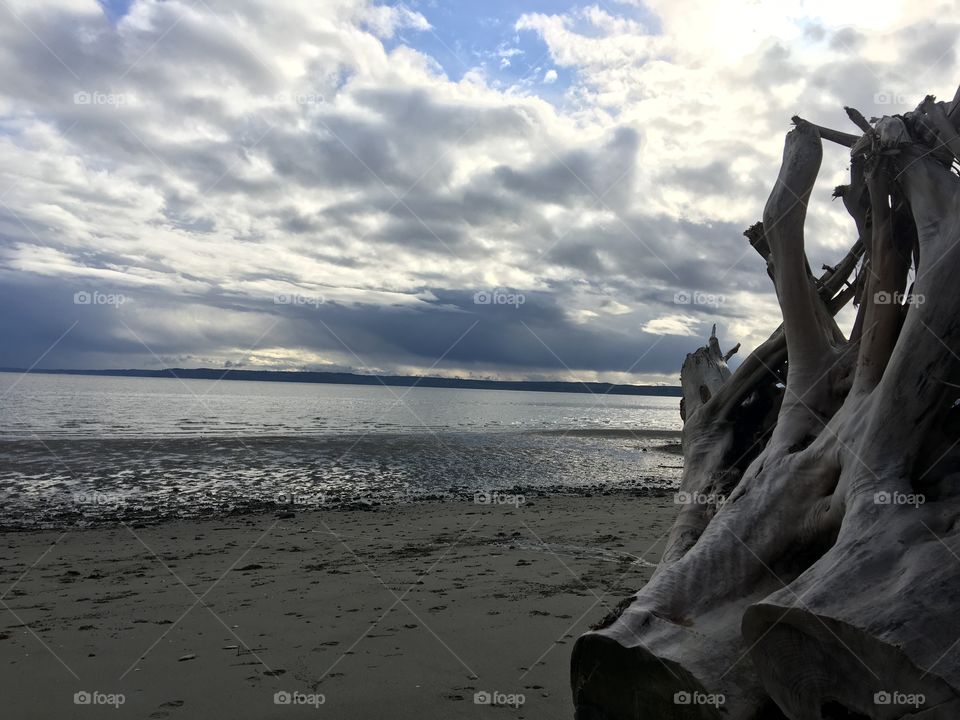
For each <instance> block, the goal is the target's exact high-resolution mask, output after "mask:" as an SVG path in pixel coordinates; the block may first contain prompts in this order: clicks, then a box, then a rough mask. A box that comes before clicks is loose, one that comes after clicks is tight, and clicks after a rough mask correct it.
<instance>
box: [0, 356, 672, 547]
mask: <svg viewBox="0 0 960 720" xmlns="http://www.w3.org/2000/svg"><path fill="white" fill-rule="evenodd" d="M0 398H2V399H0V493H2V495H3V496H4V498H5V501H4V503H2V504H0V526H3V527H8V528H9V527H36V526H38V525H47V526H49V525H74V524H87V523H92V522H104V521H114V522H115V521H118V520H138V519H143V520H152V519H164V518H169V517H190V516H204V515H217V514H224V513H232V512H250V511H256V510H258V509H267V510H272V509H280V510H283V511H295V510H296V509H298V508H303V507H307V506H309V507H315V506H326V507H338V506H340V507H342V506H366V505H373V504H376V503H381V502H396V501H404V500H416V499H422V498H444V497H463V496H471V495H477V497H479V498H480V500H481V501H482V500H483V499H484V498H490V499H491V501H492V502H501V501H504V499H505V498H507V499H509V497H510V496H517V495H521V494H524V493H526V494H531V493H537V492H570V493H585V492H605V491H610V490H616V489H623V488H664V487H672V486H674V485H675V484H676V482H677V481H678V479H679V473H680V463H681V458H680V456H679V455H678V454H677V450H678V443H679V430H680V417H679V413H678V410H677V406H678V399H677V398H661V397H643V396H624V395H602V396H600V395H591V394H589V393H587V394H570V393H537V392H517V391H495V390H455V389H442V388H418V387H415V388H397V387H391V388H387V387H379V386H361V385H320V384H305V383H278V382H238V381H222V382H216V381H212V380H182V381H181V380H177V379H174V378H169V379H168V378H162V379H154V378H112V377H91V376H73V375H27V376H22V375H19V374H13V373H0Z"/></svg>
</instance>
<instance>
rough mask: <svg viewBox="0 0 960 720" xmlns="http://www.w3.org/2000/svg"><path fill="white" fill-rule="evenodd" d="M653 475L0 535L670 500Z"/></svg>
mask: <svg viewBox="0 0 960 720" xmlns="http://www.w3.org/2000/svg"><path fill="white" fill-rule="evenodd" d="M655 482H657V479H656V478H640V479H638V480H637V481H635V483H634V484H625V485H621V486H617V487H610V486H609V485H607V484H604V483H595V484H592V485H588V486H582V487H579V488H572V487H568V486H546V487H545V486H536V487H520V486H514V487H502V488H491V489H484V490H480V491H477V490H474V489H472V488H468V487H460V488H451V489H450V490H447V491H439V492H421V491H416V492H411V493H410V494H409V495H407V496H406V497H398V498H390V499H370V498H367V497H364V496H353V497H343V498H321V497H320V496H312V497H310V496H307V495H302V496H292V498H291V499H292V501H293V502H290V503H284V502H281V501H278V500H261V501H251V502H246V503H243V504H241V505H239V506H238V507H236V508H234V509H230V510H225V511H223V512H218V513H217V512H214V513H210V514H196V515H185V516H175V515H170V514H159V515H155V516H150V515H148V514H137V513H133V514H131V515H124V514H120V513H118V514H114V515H104V516H101V517H97V518H95V519H81V518H78V519H76V520H75V521H74V522H66V521H64V522H59V523H48V524H26V523H24V524H7V523H5V522H0V536H2V535H4V534H12V533H43V532H86V531H92V530H101V529H104V530H109V529H114V528H118V527H123V526H124V525H130V526H131V527H133V528H144V527H160V526H164V525H171V524H175V523H182V522H218V521H222V522H227V521H230V520H233V519H248V520H251V519H256V518H266V519H280V520H293V519H295V518H297V517H298V516H304V517H308V516H310V515H311V514H312V513H321V512H332V513H346V512H362V513H371V512H377V511H381V510H386V509H390V508H403V507H409V506H418V505H430V504H438V505H470V506H475V507H476V508H478V509H482V508H484V507H497V506H508V507H513V508H514V509H522V508H523V507H524V506H525V505H528V504H529V505H531V506H532V504H533V502H535V501H540V500H556V499H577V498H625V499H643V498H673V497H674V496H675V495H676V492H677V491H678V489H679V486H674V485H672V484H667V485H664V484H659V485H658V484H653V483H655Z"/></svg>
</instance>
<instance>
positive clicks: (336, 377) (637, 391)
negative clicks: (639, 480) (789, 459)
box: [0, 368, 683, 397]
mask: <svg viewBox="0 0 960 720" xmlns="http://www.w3.org/2000/svg"><path fill="white" fill-rule="evenodd" d="M0 372H5V373H19V374H24V373H29V374H31V375H93V376H100V377H142V378H171V379H181V380H233V381H246V382H300V383H315V384H332V385H386V386H388V387H413V386H416V387H426V388H449V389H457V390H517V391H526V392H563V393H592V394H596V395H650V396H654V397H682V396H683V391H682V389H681V388H680V387H679V386H676V385H618V384H614V383H605V382H560V381H549V380H468V379H464V378H442V377H432V376H421V377H416V376H408V375H358V374H356V373H333V372H308V371H294V370H234V369H226V370H217V369H214V368H167V369H164V370H135V369H131V370H38V369H36V368H34V369H32V370H26V369H22V368H0Z"/></svg>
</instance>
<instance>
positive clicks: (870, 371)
mask: <svg viewBox="0 0 960 720" xmlns="http://www.w3.org/2000/svg"><path fill="white" fill-rule="evenodd" d="M848 115H849V117H850V118H851V120H852V121H853V123H854V124H855V125H856V126H857V127H858V129H859V130H860V131H861V134H858V135H850V134H848V133H844V132H841V131H837V130H829V129H827V128H821V127H819V126H817V125H813V124H811V123H809V122H807V121H805V120H802V119H801V118H794V123H795V128H794V129H793V130H792V131H791V132H789V133H788V134H787V138H786V142H785V147H784V153H783V163H782V167H781V170H780V175H779V177H778V178H777V182H776V185H775V186H774V189H773V191H772V192H771V195H770V198H769V200H768V201H767V204H766V207H765V208H764V212H763V222H762V224H759V223H758V224H757V225H755V226H753V227H752V228H750V229H749V230H748V231H747V233H746V234H747V236H748V239H749V241H750V243H751V245H752V246H753V247H754V248H755V249H756V250H757V252H758V253H759V254H760V256H761V257H762V258H763V259H764V260H765V261H766V262H767V266H768V273H769V274H770V277H771V279H772V281H773V284H774V287H775V289H776V293H777V297H778V300H779V303H780V308H781V311H782V314H783V324H782V325H781V327H780V328H778V329H777V330H776V331H775V332H774V333H773V334H772V335H771V336H770V338H769V339H768V340H767V341H766V342H764V343H763V344H762V345H760V346H759V347H758V348H757V349H756V350H754V352H753V353H751V354H750V355H749V356H748V357H747V358H746V359H745V360H744V361H743V363H742V364H741V365H740V366H739V367H738V368H737V370H736V372H733V373H731V371H730V369H729V368H728V367H727V364H726V361H727V359H729V353H727V354H725V353H723V351H722V350H721V348H720V345H719V342H718V340H717V338H716V335H715V332H714V333H711V337H710V339H709V341H708V343H707V345H706V346H705V347H703V348H701V349H700V350H698V351H696V352H695V353H692V354H691V355H689V356H687V359H686V361H685V362H684V365H683V368H682V371H681V379H682V384H683V401H682V415H683V419H684V427H683V453H684V475H683V480H682V484H681V493H680V494H679V495H678V498H679V499H680V500H681V501H682V503H683V504H682V505H681V506H680V509H679V514H678V517H677V520H676V522H675V524H674V526H673V529H672V531H671V533H670V535H669V537H668V539H667V547H666V549H665V551H664V555H663V558H662V560H661V563H660V565H659V566H658V568H657V570H656V572H655V573H654V575H653V577H652V578H651V580H650V581H649V582H648V583H647V585H646V586H645V587H644V588H642V589H641V590H639V591H638V592H637V593H636V594H635V595H634V596H633V597H631V598H630V599H629V600H628V601H626V602H624V603H622V604H621V606H620V608H619V614H614V615H612V616H610V617H609V618H608V619H607V620H605V621H604V622H603V623H601V626H599V627H598V628H597V629H595V630H593V631H591V632H588V633H586V634H585V635H583V636H581V637H580V638H579V639H578V641H577V643H576V645H575V647H574V651H573V657H572V664H571V682H572V690H573V700H574V703H575V705H576V717H577V718H578V719H579V720H600V719H606V720H637V719H643V720H661V719H664V718H667V719H669V718H684V719H686V718H691V719H692V718H697V719H704V718H728V719H729V720H775V719H782V718H790V720H823V719H824V718H834V719H839V718H877V719H884V720H887V719H892V718H904V717H910V718H917V719H918V720H919V719H920V718H923V719H924V720H932V719H940V718H942V719H943V720H948V719H950V720H952V719H955V718H960V621H958V618H957V614H958V613H957V611H958V610H960V542H958V541H960V538H958V535H960V492H958V491H960V447H958V444H960V442H958V441H960V403H958V397H960V291H958V289H957V284H958V283H960V277H958V271H960V251H957V250H955V248H956V245H957V244H958V242H960V179H958V177H957V175H956V173H955V172H954V171H953V168H952V163H953V162H954V160H955V159H956V158H958V157H960V136H958V133H957V125H958V124H960V90H958V93H957V96H956V97H955V98H954V99H953V101H952V102H950V103H937V102H936V101H935V100H934V99H933V98H931V97H928V98H927V99H925V100H924V102H923V103H922V104H921V105H920V107H918V108H917V109H916V110H914V111H912V112H909V113H905V114H904V115H902V116H893V117H883V118H880V119H876V118H875V119H873V120H871V121H868V120H866V119H865V118H864V117H863V115H861V114H860V113H859V112H857V111H855V110H848ZM822 139H827V140H830V141H833V142H838V143H840V144H842V145H844V146H846V147H849V148H851V166H850V171H851V179H850V183H849V184H848V185H845V186H842V187H840V188H837V191H836V192H835V196H836V197H839V198H841V199H842V200H843V203H844V206H845V207H846V209H847V210H848V212H849V214H850V216H851V218H852V220H853V222H854V225H855V227H856V237H857V240H856V242H855V243H854V245H853V247H852V248H851V250H850V252H849V253H848V254H847V256H846V257H844V258H843V259H842V260H841V261H840V262H839V263H838V264H837V265H836V266H835V267H832V268H830V267H828V268H825V272H824V273H823V274H822V275H821V276H820V277H814V276H813V275H812V274H811V272H810V268H809V265H808V263H807V259H806V254H805V251H804V221H805V218H806V213H807V207H808V202H809V198H810V193H811V190H812V188H813V186H814V183H815V181H816V177H817V174H818V172H819V169H820V163H821V158H822V146H821V141H822ZM858 266H859V268H860V269H859V272H858V273H857V274H856V277H855V278H854V279H851V275H852V274H853V273H854V271H855V270H856V269H857V267H858ZM911 269H913V270H914V272H915V279H914V282H913V285H912V286H911V287H910V288H908V287H907V281H908V278H909V276H910V271H911ZM851 300H852V301H853V302H854V303H855V304H856V305H857V307H858V312H857V317H856V321H855V323H854V326H853V329H852V331H851V333H850V336H849V337H845V336H844V334H843V333H842V332H841V330H840V329H839V328H838V326H837V324H836V323H835V322H834V319H833V318H834V316H835V314H836V313H837V312H838V311H839V310H840V309H841V308H842V307H843V306H844V305H845V304H846V303H847V302H850V301H851Z"/></svg>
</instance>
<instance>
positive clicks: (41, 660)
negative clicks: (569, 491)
mask: <svg viewBox="0 0 960 720" xmlns="http://www.w3.org/2000/svg"><path fill="white" fill-rule="evenodd" d="M497 500H499V501H501V502H500V503H495V504H487V505H483V504H474V503H469V502H424V503H413V504H407V505H394V506H383V507H380V508H377V509H375V510H371V511H344V510H337V511H334V510H316V511H310V512H297V513H296V514H292V513H287V514H281V516H279V517H278V516H277V515H275V514H264V515H254V516H234V517H228V518H221V519H209V520H191V521H174V522H166V523H161V524H157V525H144V524H136V525H129V524H126V525H125V524H120V525H114V526H110V527H103V528H96V529H85V530H71V531H68V532H66V533H63V532H56V531H29V532H8V533H5V534H3V535H2V536H0V613H2V615H3V621H2V623H0V665H2V667H3V676H4V693H3V695H4V697H3V704H4V713H3V715H4V717H10V718H16V719H17V720H31V719H34V718H36V719H39V718H54V717H56V718H92V717H98V718H99V717H104V718H201V717H211V718H212V717H229V718H250V719H254V718H256V719H257V720H264V719H267V718H278V719H282V718H297V717H318V718H322V717H328V718H370V719H376V718H384V719H386V718H391V719H392V720H397V719H403V718H410V719H411V720H412V719H413V718H417V719H418V720H424V719H430V718H436V719H437V720H440V719H441V718H442V719H443V720H447V719H449V718H485V717H498V718H504V717H515V718H537V719H544V718H564V717H571V716H572V707H571V703H570V697H569V689H568V685H569V677H568V664H569V652H570V648H571V643H572V641H573V639H574V638H576V637H577V636H578V635H579V634H580V633H581V632H583V631H584V630H586V629H587V628H588V627H589V626H590V625H591V624H593V623H596V622H597V621H599V620H600V619H601V618H602V617H603V616H604V615H605V614H606V612H608V610H609V609H611V608H613V607H614V606H615V605H616V603H617V602H618V601H619V600H620V599H622V598H623V597H625V596H627V595H629V594H631V593H632V592H633V591H635V590H636V589H637V588H638V587H640V586H641V585H642V584H643V583H644V582H645V581H646V579H647V578H648V577H649V575H650V573H651V570H652V567H653V564H654V563H655V562H656V560H657V559H658V557H659V553H660V551H661V549H662V542H663V538H664V536H665V534H666V532H667V531H668V529H669V526H670V524H671V522H672V520H673V516H674V514H675V505H674V502H673V496H672V495H671V494H667V493H662V492H661V493H657V492H644V493H641V492H637V493H631V494H627V493H612V494H608V495H594V496H592V497H526V498H524V500H525V502H523V503H522V504H512V501H514V500H519V498H511V497H509V496H503V497H500V498H497ZM78 693H79V695H78Z"/></svg>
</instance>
